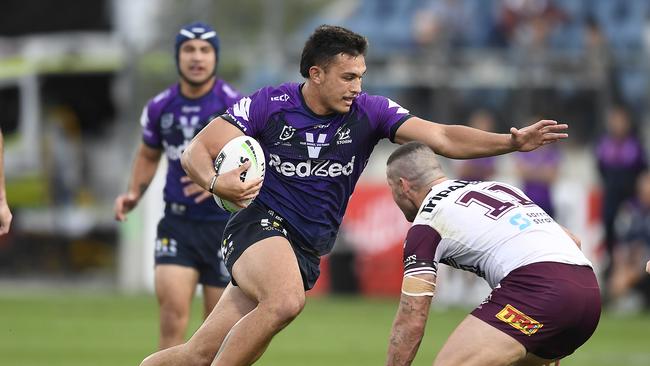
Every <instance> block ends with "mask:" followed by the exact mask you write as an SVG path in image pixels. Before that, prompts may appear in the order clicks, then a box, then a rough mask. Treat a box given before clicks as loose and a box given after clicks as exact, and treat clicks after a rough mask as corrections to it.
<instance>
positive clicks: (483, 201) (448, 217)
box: [404, 180, 591, 288]
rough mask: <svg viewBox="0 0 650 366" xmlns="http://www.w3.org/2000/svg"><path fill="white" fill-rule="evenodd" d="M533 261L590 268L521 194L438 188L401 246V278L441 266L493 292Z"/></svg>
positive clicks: (450, 184)
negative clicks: (479, 279) (472, 278)
mask: <svg viewBox="0 0 650 366" xmlns="http://www.w3.org/2000/svg"><path fill="white" fill-rule="evenodd" d="M537 262H559V263H568V264H576V265H585V266H591V262H589V260H588V259H587V258H586V257H585V256H584V255H583V254H582V252H581V251H580V249H579V248H578V247H577V246H576V244H575V243H574V242H573V240H572V239H571V238H570V237H569V235H567V233H566V232H565V231H564V229H563V228H562V227H561V226H560V225H558V224H557V223H556V222H555V221H554V220H553V218H551V217H550V216H549V215H548V214H546V212H544V211H543V210H542V209H541V208H539V206H537V205H536V204H535V203H534V202H533V201H531V200H530V198H528V197H527V196H526V195H525V194H524V193H523V192H522V191H521V190H519V189H518V188H516V187H513V186H511V185H509V184H506V183H500V182H470V181H462V180H447V181H444V182H443V183H440V184H436V185H435V186H434V187H433V188H432V189H431V191H430V192H429V194H428V195H427V197H426V198H425V200H424V202H423V203H422V206H421V207H420V210H419V212H418V214H417V216H416V218H415V220H414V221H413V226H412V227H411V229H410V230H409V232H408V234H407V237H406V241H405V242H404V276H408V275H413V274H418V273H432V274H434V275H436V274H437V270H438V264H439V263H444V264H447V265H449V266H452V267H454V268H459V269H463V270H466V271H470V272H473V273H475V274H477V275H478V276H480V277H483V278H485V280H486V281H487V282H488V284H489V285H490V286H491V287H492V288H494V287H496V285H497V284H498V283H499V281H501V279H502V278H503V277H505V276H506V275H507V274H508V273H510V272H511V271H512V270H514V269H516V268H519V267H521V266H525V265H527V264H531V263H537Z"/></svg>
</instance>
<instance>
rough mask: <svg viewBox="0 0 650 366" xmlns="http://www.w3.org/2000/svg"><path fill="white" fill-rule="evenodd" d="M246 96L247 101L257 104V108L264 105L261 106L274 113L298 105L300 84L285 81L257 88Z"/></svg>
mask: <svg viewBox="0 0 650 366" xmlns="http://www.w3.org/2000/svg"><path fill="white" fill-rule="evenodd" d="M246 98H248V101H247V102H248V103H252V104H253V105H256V106H258V107H257V108H260V106H265V107H263V108H265V109H266V110H267V111H268V112H269V113H275V112H278V111H280V110H284V109H291V108H294V107H296V106H299V105H300V103H301V102H300V85H299V84H296V83H285V84H282V85H278V86H267V87H264V88H261V89H258V90H257V91H256V92H254V93H253V94H251V95H250V96H249V97H246ZM246 98H242V99H246Z"/></svg>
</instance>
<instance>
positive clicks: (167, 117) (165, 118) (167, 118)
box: [160, 113, 174, 130]
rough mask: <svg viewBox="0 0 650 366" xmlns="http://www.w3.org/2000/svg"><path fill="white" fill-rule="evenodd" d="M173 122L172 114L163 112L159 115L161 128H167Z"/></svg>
mask: <svg viewBox="0 0 650 366" xmlns="http://www.w3.org/2000/svg"><path fill="white" fill-rule="evenodd" d="M173 124H174V114H172V113H165V114H163V115H162V117H160V127H162V129H163V130H167V129H169V128H170V127H171V126H172V125H173Z"/></svg>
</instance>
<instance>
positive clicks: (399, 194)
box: [388, 178, 419, 222]
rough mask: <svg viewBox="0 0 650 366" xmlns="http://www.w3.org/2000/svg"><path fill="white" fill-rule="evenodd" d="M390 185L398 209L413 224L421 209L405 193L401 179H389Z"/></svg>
mask: <svg viewBox="0 0 650 366" xmlns="http://www.w3.org/2000/svg"><path fill="white" fill-rule="evenodd" d="M388 185H389V186H390V190H391V193H392V194H393V201H395V203H396V204H397V207H399V209H400V210H402V213H404V217H406V220H407V221H408V222H413V220H415V216H416V215H417V214H418V210H419V207H417V206H415V205H414V204H413V201H411V200H410V199H409V198H408V195H407V194H406V192H405V191H404V186H403V184H401V182H400V180H399V179H397V180H395V179H391V178H388Z"/></svg>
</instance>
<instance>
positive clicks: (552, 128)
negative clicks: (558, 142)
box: [540, 123, 569, 133]
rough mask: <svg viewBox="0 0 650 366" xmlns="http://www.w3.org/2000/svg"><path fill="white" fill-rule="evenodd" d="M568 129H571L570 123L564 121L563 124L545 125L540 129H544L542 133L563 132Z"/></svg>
mask: <svg viewBox="0 0 650 366" xmlns="http://www.w3.org/2000/svg"><path fill="white" fill-rule="evenodd" d="M567 129H569V125H567V124H566V123H563V124H561V125H550V126H544V127H542V129H541V130H540V131H542V133H549V132H561V131H564V130H567Z"/></svg>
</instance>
